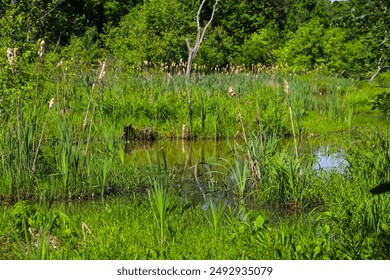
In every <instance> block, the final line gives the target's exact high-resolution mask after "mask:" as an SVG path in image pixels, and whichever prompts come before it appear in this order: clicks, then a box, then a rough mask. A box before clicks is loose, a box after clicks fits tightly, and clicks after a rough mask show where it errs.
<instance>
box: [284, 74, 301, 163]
mask: <svg viewBox="0 0 390 280" xmlns="http://www.w3.org/2000/svg"><path fill="white" fill-rule="evenodd" d="M283 86H284V94H285V96H286V98H287V105H288V111H289V113H290V122H291V129H292V133H293V137H294V148H295V157H296V158H297V159H298V157H299V156H298V145H297V138H296V136H295V128H294V118H293V113H292V108H291V99H290V96H289V87H288V82H287V80H284V83H283Z"/></svg>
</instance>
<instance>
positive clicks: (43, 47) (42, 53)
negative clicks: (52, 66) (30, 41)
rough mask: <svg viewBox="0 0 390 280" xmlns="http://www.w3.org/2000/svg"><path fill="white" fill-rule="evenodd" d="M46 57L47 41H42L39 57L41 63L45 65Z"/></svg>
mask: <svg viewBox="0 0 390 280" xmlns="http://www.w3.org/2000/svg"><path fill="white" fill-rule="evenodd" d="M44 55H45V40H44V39H42V40H41V42H40V43H39V50H38V56H39V62H40V63H43V56H44Z"/></svg>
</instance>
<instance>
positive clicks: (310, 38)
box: [277, 19, 324, 69]
mask: <svg viewBox="0 0 390 280" xmlns="http://www.w3.org/2000/svg"><path fill="white" fill-rule="evenodd" d="M323 36H324V26H323V25H322V24H321V23H320V22H319V20H318V19H313V20H311V21H310V22H308V23H307V24H306V25H303V26H301V27H300V28H299V29H298V30H297V32H296V33H290V35H289V37H290V39H289V40H288V41H287V43H286V45H285V46H284V47H283V48H281V49H280V50H278V51H277V56H278V60H279V61H280V62H281V63H287V64H288V65H289V66H293V67H295V68H296V69H301V68H308V69H311V68H313V67H314V66H315V65H319V64H322V63H324V55H323V47H322V38H323Z"/></svg>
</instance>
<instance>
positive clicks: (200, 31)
mask: <svg viewBox="0 0 390 280" xmlns="http://www.w3.org/2000/svg"><path fill="white" fill-rule="evenodd" d="M218 1H219V0H215V3H214V6H213V12H212V14H211V17H210V20H209V21H208V22H207V24H206V25H205V26H204V27H203V28H202V27H201V26H200V13H201V11H202V8H203V5H204V3H205V2H206V0H202V3H201V4H200V6H199V10H198V13H197V15H196V25H197V32H196V39H195V45H194V47H191V44H190V42H189V40H188V38H186V44H187V48H188V60H187V70H186V76H187V78H188V79H190V78H191V70H192V62H193V61H194V59H195V56H196V54H197V53H198V50H199V47H200V45H201V44H202V42H203V38H204V34H205V33H206V30H207V28H208V27H209V26H210V24H211V22H212V21H213V18H214V14H215V9H216V7H217V4H218Z"/></svg>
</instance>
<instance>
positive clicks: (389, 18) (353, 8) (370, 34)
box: [334, 0, 390, 80]
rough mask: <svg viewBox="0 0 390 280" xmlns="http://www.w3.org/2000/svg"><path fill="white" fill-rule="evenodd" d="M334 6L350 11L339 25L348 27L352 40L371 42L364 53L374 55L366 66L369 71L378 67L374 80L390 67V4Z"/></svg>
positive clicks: (353, 0) (355, 0) (351, 1)
mask: <svg viewBox="0 0 390 280" xmlns="http://www.w3.org/2000/svg"><path fill="white" fill-rule="evenodd" d="M334 5H337V6H339V7H338V10H342V9H344V10H347V11H348V13H342V14H341V16H340V17H339V20H338V24H339V25H344V26H345V25H347V26H348V27H349V30H350V36H351V37H352V38H354V39H356V38H359V37H365V39H366V41H367V42H369V44H367V46H366V47H367V48H366V49H365V50H364V52H365V53H367V52H369V53H372V54H373V55H372V56H370V57H368V60H367V61H365V63H364V65H365V66H366V67H367V68H368V69H373V68H374V67H377V71H376V72H375V73H374V74H373V76H372V77H371V80H373V79H374V78H375V77H376V75H377V74H379V72H380V71H382V70H383V69H387V68H388V67H389V65H388V64H389V59H390V57H389V55H388V54H389V51H390V41H389V39H390V38H389V26H390V9H389V8H390V3H389V2H388V1H382V0H374V1H363V0H347V1H338V2H337V4H336V3H334ZM340 6H343V8H341V7H340ZM362 55H364V54H363V53H362Z"/></svg>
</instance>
